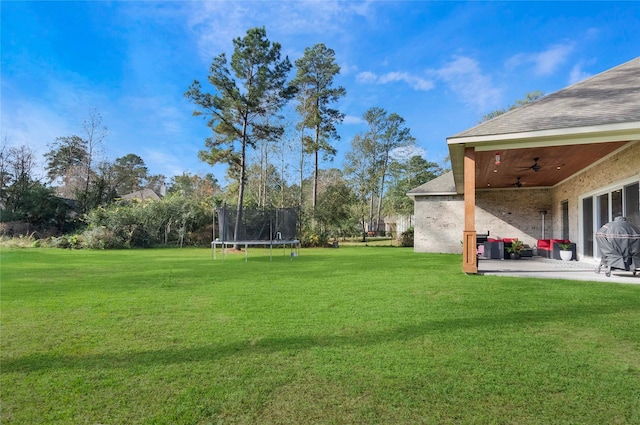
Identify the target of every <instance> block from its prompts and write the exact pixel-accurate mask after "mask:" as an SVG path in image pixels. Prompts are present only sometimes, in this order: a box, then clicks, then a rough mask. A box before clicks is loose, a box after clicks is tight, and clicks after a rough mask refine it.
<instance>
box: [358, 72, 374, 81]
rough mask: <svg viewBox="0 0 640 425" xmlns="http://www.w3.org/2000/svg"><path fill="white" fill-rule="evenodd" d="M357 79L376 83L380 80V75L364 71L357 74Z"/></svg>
mask: <svg viewBox="0 0 640 425" xmlns="http://www.w3.org/2000/svg"><path fill="white" fill-rule="evenodd" d="M356 81H357V82H358V83H365V84H374V83H375V82H376V81H378V76H377V75H376V74H374V73H373V72H369V71H364V72H361V73H359V74H358V75H356Z"/></svg>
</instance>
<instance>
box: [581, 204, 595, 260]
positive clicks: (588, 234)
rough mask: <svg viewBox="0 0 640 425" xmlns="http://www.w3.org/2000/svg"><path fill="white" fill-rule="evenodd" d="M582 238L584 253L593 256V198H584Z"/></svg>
mask: <svg viewBox="0 0 640 425" xmlns="http://www.w3.org/2000/svg"><path fill="white" fill-rule="evenodd" d="M582 218H583V220H582V223H583V227H582V240H583V241H584V255H585V256H587V257H593V198H591V197H589V198H584V199H583V200H582Z"/></svg>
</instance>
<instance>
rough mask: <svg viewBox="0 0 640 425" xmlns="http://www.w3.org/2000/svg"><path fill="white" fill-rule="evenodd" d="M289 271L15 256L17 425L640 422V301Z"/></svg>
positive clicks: (399, 261) (11, 347) (367, 260)
mask: <svg viewBox="0 0 640 425" xmlns="http://www.w3.org/2000/svg"><path fill="white" fill-rule="evenodd" d="M276 253H277V254H278V255H276V256H275V257H274V261H273V262H269V257H268V254H267V255H266V256H265V254H264V251H263V250H261V249H255V250H252V251H251V252H250V259H249V262H247V263H245V262H244V256H242V255H230V256H228V257H227V260H226V261H225V262H222V261H220V260H218V261H216V262H214V261H213V260H212V258H211V252H210V251H209V250H206V249H181V250H180V249H157V250H132V251H65V250H56V249H7V248H4V249H3V250H2V251H1V252H0V256H1V275H0V278H1V287H0V290H1V292H0V296H1V317H0V318H1V324H2V328H1V333H0V337H1V357H0V360H1V364H0V367H1V382H0V385H1V417H0V423H2V424H85V423H86V424H134V423H149V424H181V423H182V424H222V423H224V424H306V423H309V424H316V423H317V424H420V423H425V424H448V423H451V424H454V423H455V424H468V423H473V424H484V423H487V424H488V423H490V424H590V425H591V424H605V423H606V424H614V423H615V424H638V423H640V286H635V285H619V284H612V283H585V282H571V281H562V280H536V279H528V278H509V277H504V278H497V277H484V276H466V275H464V274H462V273H461V258H460V256H457V255H431V254H415V253H413V252H412V251H411V250H410V249H405V248H383V247H378V248H374V247H368V248H367V247H346V248H339V249H306V250H303V251H301V254H300V257H298V258H295V259H293V261H291V259H290V258H289V257H285V256H282V255H281V253H282V251H276Z"/></svg>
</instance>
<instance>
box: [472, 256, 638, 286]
mask: <svg viewBox="0 0 640 425" xmlns="http://www.w3.org/2000/svg"><path fill="white" fill-rule="evenodd" d="M598 264H600V262H599V261H596V260H581V261H558V260H553V259H548V258H542V257H531V258H526V257H525V258H521V259H519V260H479V261H478V274H480V275H486V276H513V277H535V278H541V279H568V280H581V281H592V282H607V283H616V284H619V283H623V284H636V285H640V272H638V273H636V275H635V276H634V275H633V273H632V272H627V271H624V270H615V269H614V270H612V271H611V276H610V277H607V276H605V274H604V269H603V270H602V271H601V272H600V273H599V274H596V273H595V269H596V267H597V266H598Z"/></svg>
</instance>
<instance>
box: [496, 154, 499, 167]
mask: <svg viewBox="0 0 640 425" xmlns="http://www.w3.org/2000/svg"><path fill="white" fill-rule="evenodd" d="M496 165H500V152H496Z"/></svg>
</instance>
